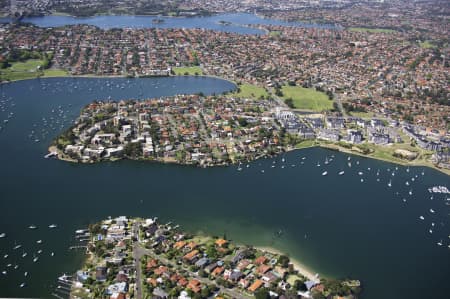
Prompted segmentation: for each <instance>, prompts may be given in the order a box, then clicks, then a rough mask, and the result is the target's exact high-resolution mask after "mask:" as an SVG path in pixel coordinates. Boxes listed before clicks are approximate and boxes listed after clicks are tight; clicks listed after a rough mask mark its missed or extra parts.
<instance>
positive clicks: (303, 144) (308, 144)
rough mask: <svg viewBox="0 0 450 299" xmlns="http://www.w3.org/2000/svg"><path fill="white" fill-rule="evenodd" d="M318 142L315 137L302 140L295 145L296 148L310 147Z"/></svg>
mask: <svg viewBox="0 0 450 299" xmlns="http://www.w3.org/2000/svg"><path fill="white" fill-rule="evenodd" d="M317 144H318V143H316V140H315V139H307V140H302V141H300V142H299V143H297V144H296V145H295V148H297V149H302V148H308V147H312V146H316V145H317Z"/></svg>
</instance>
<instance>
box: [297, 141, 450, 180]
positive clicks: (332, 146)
mask: <svg viewBox="0 0 450 299" xmlns="http://www.w3.org/2000/svg"><path fill="white" fill-rule="evenodd" d="M310 147H321V148H324V149H328V150H332V151H338V152H341V153H346V154H351V155H355V156H360V157H364V158H368V159H374V160H378V161H383V162H388V163H392V164H396V165H401V166H410V167H427V168H431V169H434V170H437V171H439V172H441V173H443V174H446V175H448V176H450V170H447V169H443V168H439V167H436V166H434V165H433V164H431V163H427V162H414V161H411V162H407V161H404V162H402V161H395V160H390V159H383V158H380V157H374V156H369V155H364V154H362V153H358V152H356V151H352V150H351V149H347V148H344V147H341V146H339V145H337V144H319V145H313V146H310ZM305 148H306V147H305ZM296 149H297V148H296ZM298 149H303V148H298Z"/></svg>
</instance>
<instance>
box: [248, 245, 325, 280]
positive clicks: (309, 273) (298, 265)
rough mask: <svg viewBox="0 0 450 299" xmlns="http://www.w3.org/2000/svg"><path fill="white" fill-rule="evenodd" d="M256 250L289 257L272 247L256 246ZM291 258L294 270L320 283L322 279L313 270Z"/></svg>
mask: <svg viewBox="0 0 450 299" xmlns="http://www.w3.org/2000/svg"><path fill="white" fill-rule="evenodd" d="M255 248H256V249H258V250H261V251H263V252H269V253H275V254H278V255H287V254H286V253H285V252H283V251H281V250H279V249H276V248H273V247H270V246H255ZM288 257H289V262H290V263H291V264H293V265H294V269H295V270H297V271H298V273H300V274H301V275H303V276H305V277H306V278H307V279H309V280H311V281H314V282H317V283H318V282H320V278H318V277H316V274H315V273H314V271H312V270H311V268H309V267H307V266H306V265H305V264H303V263H301V262H300V261H299V260H298V259H296V258H293V257H291V256H288Z"/></svg>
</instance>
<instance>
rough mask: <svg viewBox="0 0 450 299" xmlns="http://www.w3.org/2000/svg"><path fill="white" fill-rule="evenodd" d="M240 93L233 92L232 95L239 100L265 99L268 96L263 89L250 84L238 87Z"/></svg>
mask: <svg viewBox="0 0 450 299" xmlns="http://www.w3.org/2000/svg"><path fill="white" fill-rule="evenodd" d="M238 87H239V89H240V91H239V92H235V93H233V94H232V95H233V96H235V97H239V98H256V99H259V98H260V97H261V96H262V97H267V96H269V94H268V93H267V91H266V90H265V89H264V88H263V87H259V86H256V85H252V84H247V83H244V84H242V85H239V86H238Z"/></svg>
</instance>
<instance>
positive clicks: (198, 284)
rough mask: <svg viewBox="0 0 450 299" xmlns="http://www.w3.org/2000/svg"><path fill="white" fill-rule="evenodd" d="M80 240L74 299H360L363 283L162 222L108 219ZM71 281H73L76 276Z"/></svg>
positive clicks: (273, 254)
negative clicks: (81, 257) (319, 272)
mask: <svg viewBox="0 0 450 299" xmlns="http://www.w3.org/2000/svg"><path fill="white" fill-rule="evenodd" d="M77 233H78V234H83V235H85V236H86V235H87V236H89V238H90V241H89V243H88V244H87V246H86V253H87V258H86V260H85V262H84V264H83V266H82V268H81V269H80V270H79V271H77V273H76V275H74V276H73V277H71V276H66V275H65V276H63V277H61V278H60V280H61V279H63V280H64V281H66V282H67V283H70V286H71V287H70V298H138V299H141V298H185V299H187V298H348V299H351V298H357V296H358V294H359V293H360V292H361V284H360V281H359V280H335V279H327V278H319V277H318V275H317V274H316V275H312V274H311V273H309V272H308V271H306V270H304V267H302V266H301V265H300V264H299V263H297V262H295V261H293V260H291V259H290V258H289V257H288V256H286V255H284V254H282V253H279V252H277V251H276V250H271V249H264V248H261V249H259V248H256V247H253V246H250V245H245V246H244V245H238V244H234V243H233V242H231V240H228V239H227V238H226V237H225V236H224V237H217V236H205V235H193V234H190V233H187V232H182V231H181V230H180V228H179V226H178V225H174V224H172V223H170V222H169V223H166V224H162V223H159V222H158V219H157V218H153V219H140V218H133V219H129V218H127V217H125V216H121V217H117V218H115V219H108V220H104V221H102V222H100V223H96V224H92V225H90V226H89V230H88V232H86V230H80V231H77ZM70 277H71V278H70Z"/></svg>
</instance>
